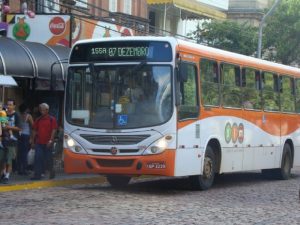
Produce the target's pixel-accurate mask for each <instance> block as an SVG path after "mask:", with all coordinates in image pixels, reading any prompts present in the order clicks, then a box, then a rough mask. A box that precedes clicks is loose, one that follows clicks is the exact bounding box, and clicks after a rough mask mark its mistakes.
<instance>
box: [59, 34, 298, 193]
mask: <svg viewBox="0 0 300 225" xmlns="http://www.w3.org/2000/svg"><path fill="white" fill-rule="evenodd" d="M299 113H300V70H299V69H297V68H293V67H289V66H284V65H280V64H276V63H272V62H267V61H264V60H260V59H256V58H252V57H248V56H244V55H240V54H235V53H231V52H227V51H222V50H218V49H214V48H210V47H206V46H202V45H198V44H194V43H189V42H186V41H183V40H178V39H176V38H172V37H121V38H105V39H99V40H85V41H79V42H77V43H76V44H75V45H74V46H73V48H72V51H71V54H70V58H69V71H68V76H67V82H66V96H65V124H64V129H65V135H64V165H65V172H67V173H97V174H103V175H106V176H107V180H108V182H109V183H110V184H111V185H113V186H114V185H115V186H117V185H119V186H122V185H126V184H128V183H129V181H130V179H131V177H133V176H139V175H159V176H174V177H177V176H189V177H190V181H191V185H192V186H193V187H194V188H197V189H201V190H205V189H208V188H210V187H211V186H212V184H213V182H214V177H215V174H221V173H229V172H238V171H250V170H262V173H263V174H265V175H267V176H273V177H274V178H279V179H288V178H289V176H290V173H291V168H292V167H293V166H296V165H300V114H299Z"/></svg>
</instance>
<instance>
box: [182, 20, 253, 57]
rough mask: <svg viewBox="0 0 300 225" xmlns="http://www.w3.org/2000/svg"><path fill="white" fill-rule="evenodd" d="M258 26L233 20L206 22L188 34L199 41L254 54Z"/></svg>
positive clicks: (233, 50) (224, 48)
mask: <svg viewBox="0 0 300 225" xmlns="http://www.w3.org/2000/svg"><path fill="white" fill-rule="evenodd" d="M257 30H258V29H257V28H256V27H253V26H251V25H249V24H247V23H243V24H239V23H237V22H233V21H211V22H204V23H203V24H202V26H200V24H198V25H197V27H196V30H195V31H193V32H191V33H190V34H188V36H189V37H191V38H193V39H194V40H195V41H197V43H201V44H206V45H208V46H211V47H215V48H219V49H223V50H228V51H232V52H236V53H241V54H244V55H254V54H255V51H256V47H257Z"/></svg>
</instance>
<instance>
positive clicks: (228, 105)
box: [220, 62, 244, 172]
mask: <svg viewBox="0 0 300 225" xmlns="http://www.w3.org/2000/svg"><path fill="white" fill-rule="evenodd" d="M220 71H221V77H220V78H221V79H220V81H221V82H220V93H221V105H222V114H221V115H222V117H221V118H224V119H223V120H222V121H223V124H222V126H223V127H224V128H223V129H222V130H223V131H224V139H225V140H224V142H223V144H222V163H221V170H222V171H223V172H234V171H241V170H242V168H243V150H244V148H243V146H244V121H243V110H242V105H241V99H242V91H241V70H240V66H239V65H234V64H230V63H225V62H223V63H221V65H220Z"/></svg>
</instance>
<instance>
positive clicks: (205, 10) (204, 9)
mask: <svg viewBox="0 0 300 225" xmlns="http://www.w3.org/2000/svg"><path fill="white" fill-rule="evenodd" d="M147 3H148V4H149V5H153V4H173V5H174V6H175V7H177V8H180V9H183V10H186V11H188V12H191V13H194V14H197V15H202V16H205V17H208V18H213V19H226V13H224V12H222V11H220V10H218V9H215V8H212V7H209V6H207V5H205V4H203V3H201V2H198V1H196V0H147Z"/></svg>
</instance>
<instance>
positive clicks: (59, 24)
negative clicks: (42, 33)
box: [49, 16, 66, 35]
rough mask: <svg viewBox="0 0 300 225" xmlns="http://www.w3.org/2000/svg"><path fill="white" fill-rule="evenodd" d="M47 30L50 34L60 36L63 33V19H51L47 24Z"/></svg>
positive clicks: (64, 27)
mask: <svg viewBox="0 0 300 225" xmlns="http://www.w3.org/2000/svg"><path fill="white" fill-rule="evenodd" d="M49 29H50V31H51V33H52V34H54V35H60V34H62V33H63V32H64V31H65V29H66V23H65V21H64V20H63V18H61V17H59V16H56V17H53V18H52V19H51V20H50V22H49Z"/></svg>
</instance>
